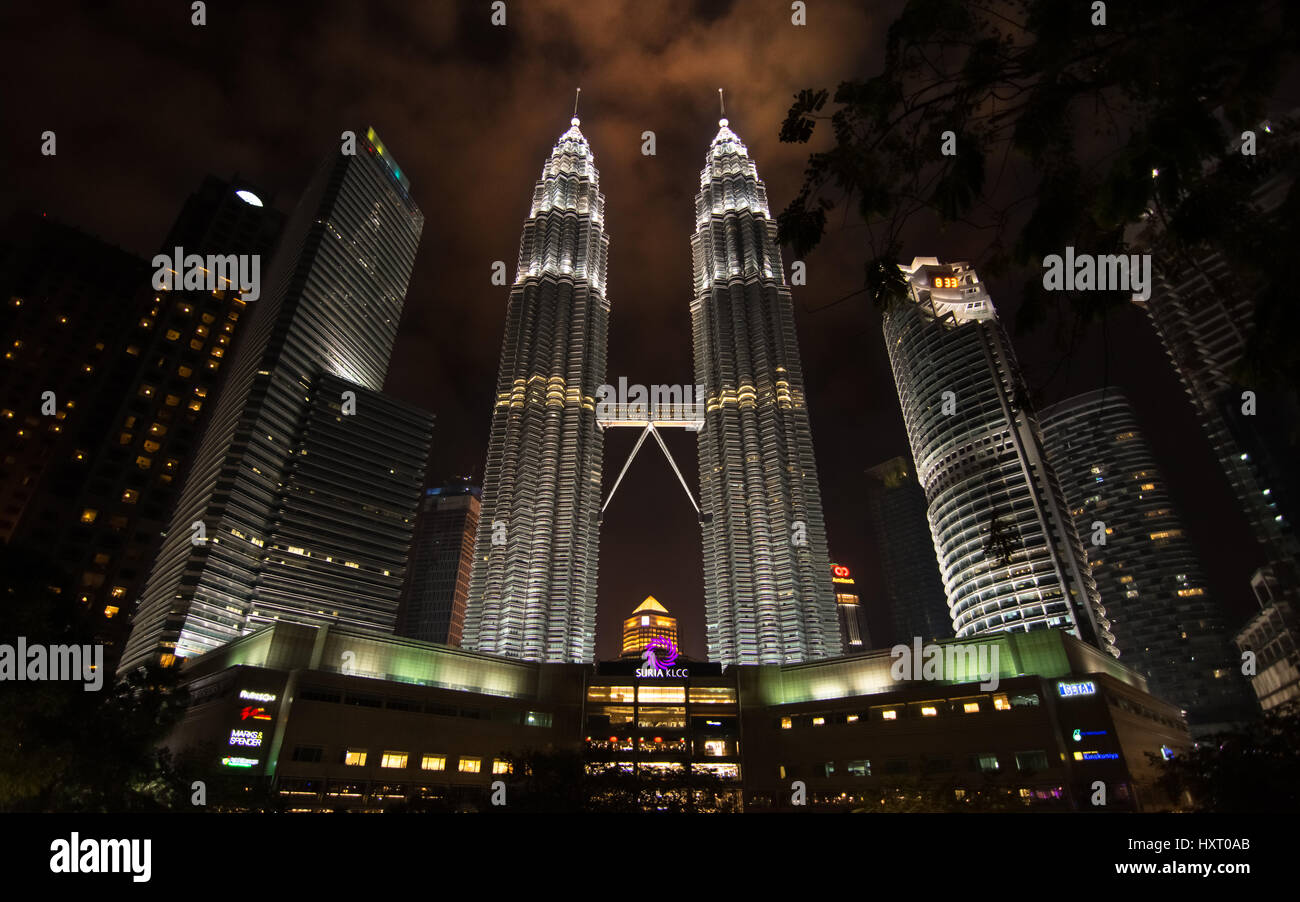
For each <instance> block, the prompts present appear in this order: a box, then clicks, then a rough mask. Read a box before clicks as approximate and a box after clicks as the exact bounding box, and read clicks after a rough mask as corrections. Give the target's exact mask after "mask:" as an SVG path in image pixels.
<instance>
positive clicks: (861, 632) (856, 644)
mask: <svg viewBox="0 0 1300 902" xmlns="http://www.w3.org/2000/svg"><path fill="white" fill-rule="evenodd" d="M831 584H832V585H833V586H834V587H835V608H836V610H837V611H839V615H840V637H841V640H842V642H843V648H842V649H841V651H842V652H843V653H844V654H846V655H853V654H858V653H859V652H862V651H866V650H867V649H869V648H870V647H871V639H870V638H869V636H868V634H867V623H866V618H865V614H864V612H863V610H862V601H861V599H860V598H859V597H858V593H857V590H856V589H855V588H854V585H855V583H854V580H853V575H852V573H851V572H850V571H849V568H848V567H845V566H843V565H842V564H835V563H832V564H831Z"/></svg>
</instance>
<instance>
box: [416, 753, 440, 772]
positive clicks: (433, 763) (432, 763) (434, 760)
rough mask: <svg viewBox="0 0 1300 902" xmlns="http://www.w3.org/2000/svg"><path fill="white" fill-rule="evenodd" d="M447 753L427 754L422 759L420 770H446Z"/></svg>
mask: <svg viewBox="0 0 1300 902" xmlns="http://www.w3.org/2000/svg"><path fill="white" fill-rule="evenodd" d="M446 769H447V756H446V755H425V756H424V757H423V758H421V759H420V770H446Z"/></svg>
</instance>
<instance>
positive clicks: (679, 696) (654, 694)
mask: <svg viewBox="0 0 1300 902" xmlns="http://www.w3.org/2000/svg"><path fill="white" fill-rule="evenodd" d="M638 697H639V699H640V701H641V704H643V705H656V704H657V705H672V704H678V705H681V704H685V703H686V687H685V686H644V685H643V686H642V687H641V689H640V693H639V696H638Z"/></svg>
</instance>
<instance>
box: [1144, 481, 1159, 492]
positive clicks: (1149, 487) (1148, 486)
mask: <svg viewBox="0 0 1300 902" xmlns="http://www.w3.org/2000/svg"><path fill="white" fill-rule="evenodd" d="M1155 487H1156V484H1155V483H1154V482H1144V483H1142V485H1141V489H1142V491H1144V492H1149V491H1151V490H1152V489H1154V488H1155Z"/></svg>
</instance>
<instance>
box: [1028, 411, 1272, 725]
mask: <svg viewBox="0 0 1300 902" xmlns="http://www.w3.org/2000/svg"><path fill="white" fill-rule="evenodd" d="M1038 419H1039V424H1040V426H1041V427H1042V433H1043V447H1044V448H1045V449H1046V451H1047V456H1048V459H1049V460H1051V462H1052V466H1053V468H1054V469H1055V471H1056V474H1057V477H1058V478H1059V479H1060V481H1061V488H1062V490H1063V491H1064V492H1065V498H1066V500H1067V501H1068V502H1069V503H1070V506H1071V514H1072V515H1073V517H1074V521H1075V526H1076V528H1077V529H1078V532H1079V535H1081V536H1086V537H1088V541H1089V552H1088V557H1089V565H1090V569H1091V571H1092V576H1093V579H1094V580H1096V583H1097V588H1098V590H1099V591H1100V592H1101V597H1102V598H1104V599H1105V600H1106V613H1107V619H1108V620H1109V621H1110V623H1111V630H1112V631H1113V632H1114V634H1115V644H1116V645H1117V646H1119V649H1120V652H1121V654H1122V655H1123V661H1124V663H1125V664H1126V665H1128V666H1129V667H1132V668H1134V669H1135V670H1138V671H1139V672H1141V673H1142V674H1143V675H1144V676H1146V678H1147V682H1148V683H1149V684H1150V687H1151V692H1152V694H1154V695H1156V696H1159V697H1161V698H1165V699H1168V700H1169V701H1171V702H1173V703H1175V704H1177V705H1179V706H1180V707H1182V708H1183V710H1185V711H1186V712H1187V720H1188V722H1189V724H1191V726H1192V729H1193V731H1195V732H1198V733H1199V732H1215V731H1219V730H1223V729H1226V728H1227V727H1228V726H1229V725H1230V724H1231V723H1232V722H1234V721H1240V720H1243V719H1245V718H1247V717H1249V716H1250V715H1251V714H1253V713H1254V712H1253V708H1254V704H1253V701H1252V699H1251V698H1250V695H1249V693H1248V692H1247V690H1246V685H1245V683H1244V682H1242V680H1241V678H1240V676H1239V674H1240V659H1239V656H1238V655H1237V654H1236V653H1235V652H1234V650H1233V649H1232V646H1231V645H1230V637H1229V634H1228V631H1227V627H1226V625H1225V624H1224V620H1223V614H1222V612H1221V611H1220V609H1219V606H1218V605H1217V604H1216V603H1215V601H1214V599H1213V597H1212V596H1211V594H1210V591H1209V587H1208V583H1207V582H1206V579H1205V574H1204V573H1203V572H1202V571H1201V565H1200V561H1199V560H1198V558H1197V555H1196V552H1195V550H1194V549H1193V548H1192V544H1191V542H1190V540H1189V539H1188V537H1187V535H1186V532H1185V530H1184V527H1183V523H1182V520H1181V519H1180V517H1179V515H1178V512H1177V510H1176V509H1175V508H1174V505H1173V503H1172V502H1171V501H1170V500H1169V495H1168V491H1167V488H1166V484H1165V478H1164V474H1163V473H1162V472H1161V471H1160V468H1159V467H1158V466H1157V464H1156V461H1155V457H1154V455H1153V454H1152V453H1151V448H1150V446H1148V445H1147V443H1146V440H1145V438H1143V435H1142V431H1141V429H1140V428H1139V426H1138V422H1137V417H1136V415H1135V414H1134V412H1133V408H1132V407H1131V406H1130V405H1129V403H1128V400H1127V399H1126V398H1125V397H1124V396H1123V395H1122V394H1121V393H1119V392H1118V391H1117V390H1115V389H1113V388H1107V389H1100V390H1097V391H1093V392H1088V393H1086V394H1082V395H1078V396H1076V397H1073V398H1070V399H1068V400H1065V401H1062V402H1061V403H1059V404H1055V405H1053V406H1051V407H1048V408H1046V409H1044V410H1042V411H1040V412H1039V418H1038ZM1094 538H1104V540H1105V544H1104V545H1103V544H1098V543H1097V542H1095V541H1093V540H1094Z"/></svg>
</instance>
